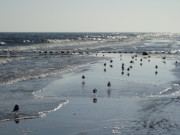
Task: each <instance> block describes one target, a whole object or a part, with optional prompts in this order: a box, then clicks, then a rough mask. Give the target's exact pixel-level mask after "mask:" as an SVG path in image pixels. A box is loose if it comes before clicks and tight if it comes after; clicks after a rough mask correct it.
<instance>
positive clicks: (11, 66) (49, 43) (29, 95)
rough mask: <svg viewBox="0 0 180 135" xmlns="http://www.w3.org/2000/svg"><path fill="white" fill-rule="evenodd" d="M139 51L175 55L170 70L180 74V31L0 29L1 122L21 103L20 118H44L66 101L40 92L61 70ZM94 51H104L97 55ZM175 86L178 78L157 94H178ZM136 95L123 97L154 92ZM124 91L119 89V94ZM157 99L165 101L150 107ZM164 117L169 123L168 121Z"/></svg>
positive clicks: (7, 119)
mask: <svg viewBox="0 0 180 135" xmlns="http://www.w3.org/2000/svg"><path fill="white" fill-rule="evenodd" d="M143 52H148V53H149V54H150V55H154V56H156V55H158V56H162V59H166V57H167V56H170V57H171V58H173V59H174V61H176V62H177V63H176V64H177V68H176V69H174V72H175V74H176V76H177V77H180V76H179V70H180V69H179V68H178V67H179V66H180V64H179V63H178V60H179V61H180V57H179V56H180V34H179V33H136V32H131V33H117V32H116V33H0V122H6V121H11V120H14V112H12V111H13V108H14V105H15V104H18V105H19V106H20V107H21V109H20V110H19V114H18V119H32V118H39V117H45V116H46V113H48V112H52V111H56V110H57V109H59V108H60V107H62V106H63V105H65V104H67V103H68V102H69V101H68V100H67V99H63V98H58V99H57V97H53V96H52V97H50V96H46V95H43V96H40V95H39V94H38V93H41V92H42V91H44V89H43V88H44V87H45V86H46V85H47V84H49V83H50V82H52V81H53V80H57V79H59V78H61V77H62V76H63V74H65V73H68V72H72V71H74V70H77V69H79V68H83V67H86V66H90V65H91V64H92V63H97V62H98V61H102V60H104V59H108V58H107V57H104V55H106V54H118V55H122V54H127V55H130V54H138V55H141V54H142V53H143ZM98 54H102V55H101V56H100V57H97V55H98ZM169 81H171V80H169ZM179 85H180V83H178V82H176V83H174V88H172V87H171V88H167V89H165V90H164V91H162V92H161V93H159V94H160V95H164V94H165V95H166V96H167V94H171V96H172V94H174V93H178V92H179V90H180V86H179ZM49 92H50V91H49ZM130 93H133V92H130ZM137 93H139V94H137ZM137 93H136V94H134V95H132V94H131V95H128V94H127V93H126V96H127V97H128V96H129V97H135V96H137V97H142V95H143V94H145V95H146V96H152V95H151V94H152V92H147V91H141V92H137ZM123 94H125V93H124V92H123V91H122V92H120V94H119V95H121V96H122V95H123ZM66 96H67V95H66ZM179 99H180V97H179V96H177V97H176V98H172V99H171V100H173V101H174V102H175V103H176V102H179V101H180V100H179ZM149 102H150V101H149ZM160 103H164V104H166V103H167V104H168V103H169V102H156V104H154V106H155V107H152V106H149V107H152V108H153V109H156V107H158V104H160ZM149 104H150V103H149ZM146 109H148V108H146ZM144 111H146V110H144ZM162 121H163V122H165V123H168V122H167V120H166V119H163V120H162ZM160 126H161V125H160ZM167 126H169V127H168V128H170V127H171V126H176V125H174V124H173V123H172V125H167Z"/></svg>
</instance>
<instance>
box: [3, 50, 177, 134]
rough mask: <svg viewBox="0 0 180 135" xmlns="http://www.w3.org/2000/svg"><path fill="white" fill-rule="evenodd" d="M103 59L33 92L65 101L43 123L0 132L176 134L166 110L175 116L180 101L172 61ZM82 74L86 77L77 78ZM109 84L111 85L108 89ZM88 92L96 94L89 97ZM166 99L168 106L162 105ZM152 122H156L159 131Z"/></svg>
mask: <svg viewBox="0 0 180 135" xmlns="http://www.w3.org/2000/svg"><path fill="white" fill-rule="evenodd" d="M102 55H103V54H101V53H100V54H98V55H97V57H102ZM104 55H105V57H107V59H106V60H102V61H99V62H98V63H94V64H91V65H90V66H88V67H83V68H80V69H77V70H76V71H73V72H70V73H67V74H63V76H62V78H60V79H57V80H55V81H53V82H52V83H50V84H48V85H47V86H45V87H44V88H43V91H41V92H37V93H35V94H36V95H37V96H38V97H41V96H42V97H46V98H48V97H51V98H52V97H53V98H54V99H57V100H58V99H61V100H68V103H67V104H65V105H63V106H62V107H61V108H60V109H58V110H56V111H54V112H50V113H47V115H46V117H43V118H38V119H29V120H20V121H19V123H18V124H17V123H15V122H14V121H8V122H2V123H0V130H1V133H2V134H4V135H5V134H8V135H11V134H12V135H14V134H33V135H49V134H54V135H55V134H63V135H87V134H88V135H94V134H99V135H110V134H123V135H124V134H127V135H129V134H134V135H135V134H163V133H164V132H165V131H166V130H168V128H169V131H168V132H167V133H168V134H169V133H170V134H171V133H173V134H176V133H178V132H179V124H180V122H179V121H178V120H176V119H177V118H178V116H177V115H175V116H174V117H173V118H172V117H171V114H172V113H171V110H172V109H173V110H175V111H174V113H178V112H179V111H178V109H177V106H176V105H177V102H178V103H179V100H178V97H179V96H180V93H179V91H178V89H179V84H177V81H178V80H179V78H178V76H175V75H174V72H173V71H172V70H173V69H175V68H176V72H177V67H176V65H175V61H176V60H177V59H178V58H176V57H172V56H169V57H167V59H166V60H163V59H162V56H161V55H153V56H151V58H148V57H143V56H142V55H141V54H138V55H137V57H135V58H133V59H132V56H135V54H104ZM120 55H122V56H120ZM141 58H142V61H141ZM110 60H113V62H112V63H111V62H110ZM131 60H133V63H132V62H130V61H131ZM104 63H106V66H104ZM122 63H124V65H125V66H124V71H123V72H124V73H123V74H122ZM141 63H142V64H141ZM111 65H112V66H111ZM156 65H158V68H156V67H155V66H156ZM130 66H132V67H130ZM128 68H129V71H128ZM104 69H106V70H104ZM82 75H85V77H86V78H85V79H82V78H81V76H82ZM109 81H110V82H111V84H112V85H111V87H109V88H108V86H107V83H108V82H109ZM94 88H96V89H97V93H93V89H94ZM168 88H170V89H168ZM171 100H172V101H173V102H171V105H170V106H168V105H166V103H169V102H170V101H171ZM174 103H175V104H174ZM161 114H162V115H161ZM157 122H161V123H160V124H159V125H160V126H158V124H157ZM173 123H174V124H173ZM171 129H172V130H171Z"/></svg>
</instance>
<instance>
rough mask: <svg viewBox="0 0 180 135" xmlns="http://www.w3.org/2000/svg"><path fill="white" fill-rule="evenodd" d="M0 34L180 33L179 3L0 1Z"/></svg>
mask: <svg viewBox="0 0 180 135" xmlns="http://www.w3.org/2000/svg"><path fill="white" fill-rule="evenodd" d="M0 32H180V0H0Z"/></svg>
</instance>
